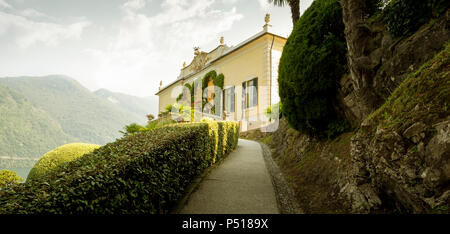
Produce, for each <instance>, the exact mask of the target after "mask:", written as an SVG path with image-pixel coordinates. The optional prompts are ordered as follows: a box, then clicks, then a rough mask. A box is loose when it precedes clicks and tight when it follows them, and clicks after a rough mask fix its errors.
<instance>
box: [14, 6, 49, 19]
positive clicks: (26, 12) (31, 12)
mask: <svg viewBox="0 0 450 234" xmlns="http://www.w3.org/2000/svg"><path fill="white" fill-rule="evenodd" d="M20 14H21V15H23V16H25V17H48V16H47V15H46V14H44V13H42V12H40V11H38V10H35V9H32V8H27V9H25V10H22V11H21V12H20Z"/></svg>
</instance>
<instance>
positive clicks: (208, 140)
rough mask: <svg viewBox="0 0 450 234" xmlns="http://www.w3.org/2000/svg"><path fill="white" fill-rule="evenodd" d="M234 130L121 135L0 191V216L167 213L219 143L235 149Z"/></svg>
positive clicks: (171, 128)
mask: <svg viewBox="0 0 450 234" xmlns="http://www.w3.org/2000/svg"><path fill="white" fill-rule="evenodd" d="M219 125H220V126H226V127H221V128H219V127H218V126H219ZM225 132H226V133H225ZM238 132H239V126H238V123H236V122H224V123H217V122H202V123H186V124H174V125H168V126H165V127H161V128H156V129H154V130H152V131H148V132H143V133H139V134H135V135H132V136H128V137H124V138H122V139H119V140H117V141H116V142H113V143H109V144H107V145H105V146H103V147H101V148H99V149H96V150H95V151H94V152H92V153H90V154H86V155H84V156H82V157H80V158H78V159H76V160H74V161H72V162H69V163H66V164H63V165H61V166H60V167H58V168H56V169H54V170H52V171H51V172H50V173H48V174H46V175H45V176H44V177H45V182H38V181H31V182H30V183H26V184H21V185H18V186H13V187H9V188H8V189H5V190H2V191H0V214H48V213H52V214H144V213H167V212H168V211H169V210H170V208H171V207H172V206H173V205H174V204H176V202H177V201H178V200H179V199H180V198H181V196H182V195H183V194H184V189H185V188H186V187H187V186H188V185H189V184H190V183H191V182H192V180H193V179H194V178H195V177H196V176H198V175H199V174H200V173H202V172H203V171H204V169H205V168H206V167H208V166H209V165H210V164H212V163H213V159H215V158H216V157H217V155H218V153H217V152H218V150H217V149H218V147H217V146H218V145H222V146H223V147H225V152H230V151H231V150H232V149H234V148H235V147H236V144H237V138H238ZM219 135H222V136H225V135H226V136H227V138H222V139H224V140H225V139H226V141H227V143H226V144H224V143H223V142H222V141H219V140H218V139H219V138H218V137H216V136H219ZM214 152H215V153H217V154H212V153H214ZM222 153H223V148H222ZM221 156H223V155H221ZM43 181H44V180H43Z"/></svg>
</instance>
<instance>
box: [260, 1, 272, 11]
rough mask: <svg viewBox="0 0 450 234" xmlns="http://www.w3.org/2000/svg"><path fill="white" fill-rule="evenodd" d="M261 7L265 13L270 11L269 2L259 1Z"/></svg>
mask: <svg viewBox="0 0 450 234" xmlns="http://www.w3.org/2000/svg"><path fill="white" fill-rule="evenodd" d="M258 3H259V6H260V7H261V9H262V10H263V11H268V10H269V8H270V4H269V2H268V1H267V0H258Z"/></svg>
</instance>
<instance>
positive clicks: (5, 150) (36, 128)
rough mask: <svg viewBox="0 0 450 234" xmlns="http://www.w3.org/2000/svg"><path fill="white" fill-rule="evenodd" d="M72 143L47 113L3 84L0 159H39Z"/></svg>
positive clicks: (0, 110)
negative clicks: (54, 149)
mask: <svg viewBox="0 0 450 234" xmlns="http://www.w3.org/2000/svg"><path fill="white" fill-rule="evenodd" d="M72 141H77V139H76V138H74V137H72V136H69V135H67V134H66V133H64V131H63V130H62V127H61V125H60V124H59V123H58V121H56V120H55V119H53V118H52V117H51V116H50V115H49V114H48V113H47V112H45V111H44V110H43V109H41V108H39V107H37V106H35V105H34V104H33V103H31V102H30V100H29V99H28V98H26V97H25V96H24V95H22V94H20V93H18V92H16V91H14V90H11V89H10V88H7V87H5V86H3V85H2V84H0V156H2V157H4V156H9V157H11V156H12V157H38V156H40V155H42V154H44V153H46V152H47V151H49V150H51V149H53V148H55V147H57V146H59V145H62V144H65V143H68V142H72Z"/></svg>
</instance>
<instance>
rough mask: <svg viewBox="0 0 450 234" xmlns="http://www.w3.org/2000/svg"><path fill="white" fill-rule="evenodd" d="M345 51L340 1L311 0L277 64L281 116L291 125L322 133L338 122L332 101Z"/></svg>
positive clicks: (310, 131) (308, 131)
mask: <svg viewBox="0 0 450 234" xmlns="http://www.w3.org/2000/svg"><path fill="white" fill-rule="evenodd" d="M346 52H347V50H346V42H345V37H344V24H343V20H342V9H341V6H340V4H339V1H338V0H317V1H314V2H313V3H312V4H311V6H310V7H309V8H308V9H307V10H306V11H305V13H304V14H303V15H302V17H301V18H300V20H299V21H298V22H297V23H296V24H295V26H294V29H293V31H292V33H291V35H290V36H289V38H288V40H287V42H286V45H285V46H284V49H283V54H282V56H281V60H280V65H279V76H278V82H279V86H280V91H279V93H280V98H281V103H282V105H283V116H285V117H286V120H287V121H288V123H289V124H290V125H291V126H292V127H293V128H295V129H297V130H300V131H302V132H305V133H312V134H316V133H323V132H324V131H326V130H327V129H328V128H329V125H330V124H331V125H333V124H334V123H335V121H337V117H336V113H335V110H334V108H333V105H332V100H333V99H334V98H335V96H336V91H337V89H338V85H337V83H338V80H339V79H340V78H341V76H342V75H343V74H344V73H345V72H346V69H347V67H346V63H347V62H346V57H345V56H346Z"/></svg>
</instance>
